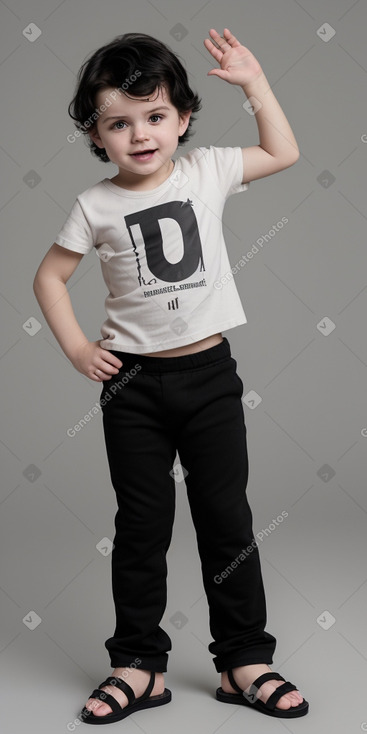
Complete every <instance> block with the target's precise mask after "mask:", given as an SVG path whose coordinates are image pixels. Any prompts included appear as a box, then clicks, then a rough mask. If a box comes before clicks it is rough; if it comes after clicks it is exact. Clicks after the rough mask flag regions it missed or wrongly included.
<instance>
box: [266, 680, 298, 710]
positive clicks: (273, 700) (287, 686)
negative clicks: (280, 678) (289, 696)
mask: <svg viewBox="0 0 367 734" xmlns="http://www.w3.org/2000/svg"><path fill="white" fill-rule="evenodd" d="M296 690H297V688H296V686H294V685H293V683H291V682H290V681H289V680H287V681H286V682H285V683H283V685H282V686H278V688H277V689H276V691H274V693H272V694H271V696H269V698H268V700H267V701H266V703H265V704H264V705H265V706H266V708H267V709H270V710H271V711H272V710H273V709H274V708H275V706H276V704H277V703H278V701H279V699H280V698H281V697H282V696H284V694H285V693H289V691H296Z"/></svg>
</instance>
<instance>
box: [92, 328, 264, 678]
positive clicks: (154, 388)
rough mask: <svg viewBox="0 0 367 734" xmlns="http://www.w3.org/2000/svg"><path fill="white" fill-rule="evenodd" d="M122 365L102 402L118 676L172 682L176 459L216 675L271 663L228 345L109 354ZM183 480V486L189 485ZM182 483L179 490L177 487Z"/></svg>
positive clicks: (237, 385) (236, 380)
mask: <svg viewBox="0 0 367 734" xmlns="http://www.w3.org/2000/svg"><path fill="white" fill-rule="evenodd" d="M111 351H112V353H113V354H115V355H116V356H117V357H118V358H119V359H121V361H122V362H123V366H122V368H121V369H120V371H119V373H118V374H116V375H113V377H112V378H111V379H110V380H105V381H104V383H103V389H102V392H101V396H100V398H101V407H102V412H103V427H104V433H105V440H106V449H107V456H108V462H109V467H110V474H111V481H112V484H113V487H114V489H115V491H116V497H117V504H118V511H117V514H116V518H115V527H116V535H115V538H114V548H113V551H112V592H113V598H114V603H115V609H116V629H115V632H114V636H113V637H110V638H109V639H108V640H106V642H105V647H106V648H107V650H108V651H109V654H110V658H111V665H112V667H124V666H131V664H132V663H133V662H134V660H135V659H136V658H139V659H140V660H141V663H139V667H140V669H142V670H149V671H152V670H154V671H156V672H165V671H166V670H167V662H168V654H167V653H168V651H169V650H171V648H172V644H171V639H170V637H169V635H168V634H167V632H166V631H164V630H163V629H162V627H160V621H161V619H162V616H163V613H164V611H165V608H166V604H167V585H166V578H167V564H166V553H167V550H168V548H169V545H170V542H171V537H172V525H173V520H174V512H175V487H176V485H175V479H174V476H175V474H174V471H173V463H174V460H175V457H176V449H177V451H178V453H179V459H180V464H181V466H182V472H183V476H184V482H185V484H186V488H187V493H188V500H189V505H190V511H191V516H192V519H193V523H194V526H195V531H196V537H197V543H198V551H199V555H200V559H201V567H202V575H203V585H204V589H205V592H206V596H207V600H208V606H209V613H210V616H209V625H210V631H211V634H212V637H213V640H214V641H213V642H211V643H210V645H209V646H208V649H209V651H210V652H211V653H212V654H213V655H215V656H216V657H215V658H214V659H213V662H214V665H215V667H216V670H217V671H218V672H222V671H224V670H228V668H230V667H236V666H239V665H247V664H253V663H268V664H269V663H272V655H273V653H274V650H275V645H276V639H275V637H273V635H271V634H269V633H267V632H265V631H264V627H265V625H266V603H265V594H264V587H263V581H262V576H261V568H260V559H259V551H258V546H257V544H256V541H255V539H254V536H253V530H252V513H251V509H250V507H249V504H248V501H247V496H246V486H247V480H248V459H247V445H246V426H245V422H244V410H243V404H242V401H241V396H242V394H243V383H242V381H241V379H240V377H239V376H238V375H237V372H236V370H237V362H236V360H235V359H234V358H233V357H232V356H231V350H230V345H229V342H228V340H227V339H226V337H224V339H223V341H222V342H221V343H220V344H217V345H216V346H214V347H211V348H209V349H206V350H204V351H201V352H197V353H195V354H189V355H183V356H181V357H148V356H145V355H139V354H131V353H127V352H119V351H114V350H111ZM181 476H182V475H181ZM183 486H184V484H183V483H180V484H179V487H180V489H181V487H183Z"/></svg>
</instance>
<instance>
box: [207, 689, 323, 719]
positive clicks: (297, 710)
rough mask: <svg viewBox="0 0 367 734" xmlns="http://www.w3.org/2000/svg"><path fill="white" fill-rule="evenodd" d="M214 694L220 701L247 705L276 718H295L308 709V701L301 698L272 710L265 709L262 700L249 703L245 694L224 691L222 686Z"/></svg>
mask: <svg viewBox="0 0 367 734" xmlns="http://www.w3.org/2000/svg"><path fill="white" fill-rule="evenodd" d="M215 695H216V699H217V701H221V702H222V703H235V704H239V705H240V706H248V707H249V708H252V709H255V710H256V711H259V712H260V713H261V714H266V715H267V716H274V717H276V718H278V719H295V718H298V717H299V716H305V714H307V713H308V709H309V704H308V701H306V700H305V699H303V701H302V703H300V704H299V705H298V706H292V708H290V709H277V708H275V709H273V711H272V710H271V709H267V708H266V706H265V704H264V703H262V701H259V700H257V701H255V702H254V703H250V702H249V701H247V699H246V698H245V696H243V695H241V693H226V692H225V691H223V688H222V687H221V686H220V687H219V688H217V690H216V692H215Z"/></svg>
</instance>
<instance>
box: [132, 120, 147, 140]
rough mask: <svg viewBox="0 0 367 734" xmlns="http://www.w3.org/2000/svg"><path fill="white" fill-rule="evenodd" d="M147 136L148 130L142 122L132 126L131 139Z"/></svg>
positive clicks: (141, 138) (140, 138) (145, 137)
mask: <svg viewBox="0 0 367 734" xmlns="http://www.w3.org/2000/svg"><path fill="white" fill-rule="evenodd" d="M147 138H149V131H148V130H147V128H146V127H145V125H144V123H140V124H138V125H135V127H134V128H133V133H132V139H133V140H146V139H147Z"/></svg>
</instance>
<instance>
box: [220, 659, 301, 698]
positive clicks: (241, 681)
mask: <svg viewBox="0 0 367 734" xmlns="http://www.w3.org/2000/svg"><path fill="white" fill-rule="evenodd" d="M232 670H233V676H234V679H235V681H236V683H238V685H239V686H240V687H241V688H242V690H244V691H246V693H249V690H250V687H251V685H252V683H253V682H254V680H256V678H258V677H259V675H262V674H263V673H271V672H272V670H271V668H269V666H268V665H266V664H264V663H259V664H256V665H241V666H240V667H238V668H232ZM283 683H284V681H281V680H272V681H271V680H269V681H266V682H265V683H263V684H262V686H260V688H259V689H258V691H257V693H256V698H260V700H261V701H262V703H266V701H267V700H268V698H269V696H271V694H272V693H274V691H275V689H276V688H278V687H279V686H281V685H282V684H283ZM221 686H222V688H223V691H225V693H238V691H236V690H235V689H234V688H232V686H231V684H230V682H229V680H228V675H227V672H226V671H225V672H223V673H221ZM302 701H303V696H301V694H300V693H299V691H290V693H285V694H284V696H282V697H281V698H280V699H279V701H278V702H277V704H276V707H275V708H278V709H289V708H291V706H298V704H300V703H302Z"/></svg>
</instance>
